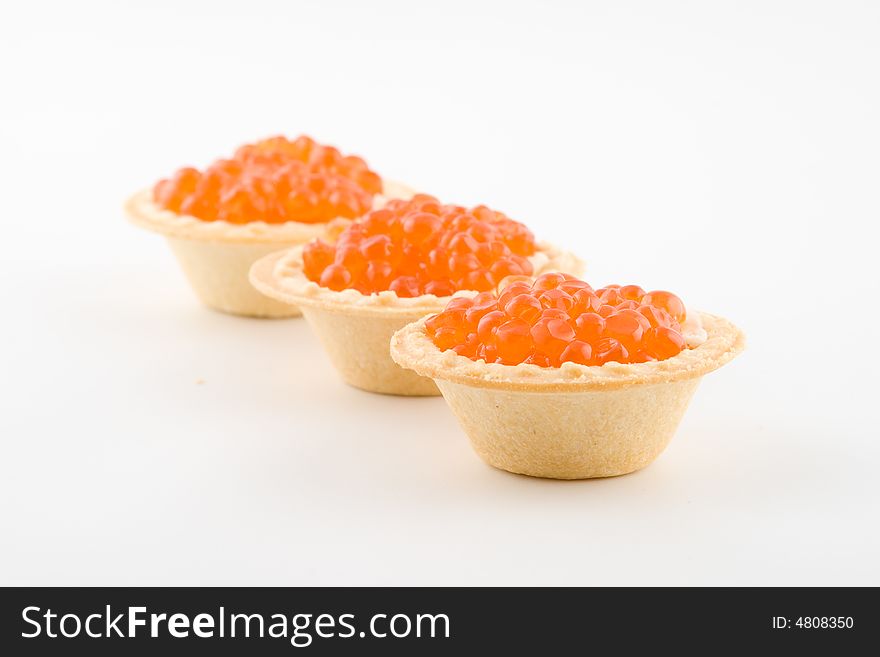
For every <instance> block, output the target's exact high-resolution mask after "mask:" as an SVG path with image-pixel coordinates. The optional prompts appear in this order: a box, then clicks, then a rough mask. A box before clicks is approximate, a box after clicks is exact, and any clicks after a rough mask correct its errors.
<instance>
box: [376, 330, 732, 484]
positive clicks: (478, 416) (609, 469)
mask: <svg viewBox="0 0 880 657" xmlns="http://www.w3.org/2000/svg"><path fill="white" fill-rule="evenodd" d="M700 318H701V321H702V324H703V328H704V329H705V330H706V333H707V336H708V337H707V339H706V341H705V342H703V343H702V344H701V345H699V346H697V347H694V348H691V349H685V350H684V351H682V352H681V353H680V354H678V355H677V356H674V357H672V358H669V359H666V360H663V361H657V362H651V363H637V364H622V363H607V364H605V365H603V366H601V367H588V366H584V365H578V364H575V363H564V364H563V366H562V367H559V368H541V367H538V366H535V365H525V364H523V365H516V366H507V365H499V364H494V363H493V364H486V363H485V362H483V361H473V360H470V359H469V358H465V357H464V356H459V355H458V354H456V353H455V352H454V351H451V350H450V351H444V352H441V351H440V350H439V349H438V348H437V347H436V346H435V345H434V343H433V342H432V341H431V340H430V338H429V337H428V336H427V334H426V333H425V319H426V318H422V319H421V320H419V321H417V322H414V323H412V324H409V325H408V326H406V327H404V328H403V329H401V330H400V331H398V332H397V333H395V334H394V337H393V338H392V340H391V355H392V358H393V359H394V360H395V362H397V363H398V364H399V365H400V366H401V367H405V368H409V369H411V370H413V371H414V372H416V373H418V374H421V375H422V376H426V377H430V378H432V379H433V380H434V381H435V382H436V383H437V385H438V386H439V388H440V391H441V392H442V394H443V397H444V398H445V399H446V401H447V403H448V404H449V406H450V407H451V408H452V410H453V412H454V413H455V415H456V416H457V418H458V421H459V423H460V424H461V426H462V428H463V429H464V431H465V433H466V434H467V436H468V438H470V441H471V445H472V446H473V448H474V451H476V452H477V454H478V455H479V456H480V457H481V458H482V459H483V460H484V461H485V462H486V463H488V464H489V465H492V466H494V467H496V468H500V469H502V470H507V471H509V472H515V473H519V474H525V475H530V476H533V477H547V478H552V479H589V478H593V477H612V476H617V475H622V474H627V473H629V472H634V471H636V470H640V469H641V468H644V467H645V466H647V465H648V464H650V463H651V462H652V461H654V459H656V458H657V456H659V455H660V453H661V452H662V451H663V450H664V449H665V448H666V446H667V445H668V444H669V441H670V439H671V438H672V435H673V434H674V433H675V430H676V429H677V427H678V424H679V422H680V421H681V418H682V416H683V415H684V412H685V410H686V409H687V406H688V404H689V402H690V400H691V397H692V396H693V394H694V391H695V390H696V388H697V385H698V384H699V382H700V379H701V378H702V377H703V375H705V374H706V373H708V372H711V371H712V370H715V369H717V368H719V367H721V366H722V365H724V364H725V363H727V362H728V361H730V360H731V359H732V358H734V357H735V356H736V355H737V354H739V353H740V352H741V351H742V350H743V348H744V347H745V337H744V335H743V333H742V332H741V331H740V330H739V329H738V328H736V327H735V326H734V325H733V324H731V323H730V322H729V321H727V320H726V319H723V318H721V317H716V316H714V315H709V314H706V313H701V314H700Z"/></svg>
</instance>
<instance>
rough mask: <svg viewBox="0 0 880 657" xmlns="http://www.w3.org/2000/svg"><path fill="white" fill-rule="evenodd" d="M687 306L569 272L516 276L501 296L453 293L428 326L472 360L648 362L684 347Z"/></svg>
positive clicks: (444, 345) (441, 343)
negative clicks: (598, 283) (589, 280)
mask: <svg viewBox="0 0 880 657" xmlns="http://www.w3.org/2000/svg"><path fill="white" fill-rule="evenodd" d="M685 318H686V311H685V308H684V304H683V303H682V301H681V299H679V298H678V297H677V296H675V295H674V294H672V293H671V292H664V291H655V292H650V293H647V292H645V291H644V290H643V289H642V288H640V287H638V286H636V285H627V286H624V287H621V286H620V285H609V286H606V287H603V288H599V289H597V290H594V289H593V288H592V287H590V285H589V284H588V283H586V282H585V281H580V280H577V279H575V278H574V277H573V276H571V275H570V274H559V273H550V274H544V275H542V276H540V277H538V278H537V279H536V280H535V281H534V283H529V282H526V281H516V282H513V283H511V284H510V285H509V286H507V287H506V288H505V289H504V290H503V292H502V293H501V294H500V295H497V296H496V295H495V294H494V293H492V292H483V293H480V294H478V295H477V296H475V297H474V298H472V299H466V298H457V299H453V300H452V301H451V302H450V303H449V305H448V306H447V307H446V309H445V310H444V311H443V312H441V313H439V314H437V315H435V316H434V317H432V318H430V319H428V320H427V321H426V322H425V329H426V331H427V334H428V336H429V337H430V338H431V339H432V340H433V342H434V344H435V345H436V346H437V347H438V348H439V349H441V350H445V349H452V350H454V351H455V352H456V353H458V354H460V355H462V356H466V357H468V358H470V359H472V360H483V361H485V362H487V363H502V364H504V365H518V364H520V363H530V364H534V365H539V366H541V367H559V366H560V365H561V364H562V363H565V362H572V363H578V364H580V365H603V364H605V363H607V362H611V361H616V362H618V363H645V362H649V361H655V360H664V359H666V358H671V357H672V356H675V355H676V354H678V353H679V352H681V350H682V349H684V347H685V339H684V337H683V335H682V333H683V330H682V326H681V324H682V323H683V322H684V321H685Z"/></svg>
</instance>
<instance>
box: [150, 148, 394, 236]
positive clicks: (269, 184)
mask: <svg viewBox="0 0 880 657" xmlns="http://www.w3.org/2000/svg"><path fill="white" fill-rule="evenodd" d="M381 191H382V179H381V178H380V177H379V176H378V175H377V174H376V173H375V172H373V171H371V170H370V169H369V167H367V164H366V162H364V161H363V160H362V159H361V158H359V157H357V156H356V155H343V154H342V153H340V152H339V151H338V150H337V149H336V148H334V147H333V146H324V145H321V144H318V143H317V142H315V141H314V140H313V139H310V138H309V137H306V136H301V137H298V138H297V139H294V140H289V139H287V138H285V137H272V138H270V139H264V140H262V141H258V142H256V143H254V144H247V145H245V146H242V147H241V148H239V149H238V150H237V151H236V152H235V155H233V156H232V158H231V159H221V160H217V161H216V162H214V163H213V164H211V165H210V166H209V167H208V168H207V169H205V170H204V171H199V170H197V169H193V168H190V167H187V168H183V169H180V170H179V171H177V173H175V174H174V175H173V176H172V177H171V178H169V179H167V180H160V181H159V182H158V183H157V184H156V186H155V187H154V188H153V199H154V200H155V202H156V203H157V204H159V205H160V206H162V207H163V208H165V209H167V210H171V211H172V212H176V213H178V214H186V215H190V216H193V217H196V218H197V219H201V220H203V221H218V220H221V221H228V222H230V223H234V224H243V223H248V222H252V221H265V222H267V223H270V224H278V223H283V222H285V221H299V222H303V223H317V222H324V221H329V220H331V219H335V218H336V217H347V218H355V217H359V216H361V215H363V214H364V213H366V212H368V211H369V210H370V209H371V208H372V206H373V197H374V196H375V195H376V194H379V193H381Z"/></svg>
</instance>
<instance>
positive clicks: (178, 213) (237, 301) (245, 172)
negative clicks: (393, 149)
mask: <svg viewBox="0 0 880 657" xmlns="http://www.w3.org/2000/svg"><path fill="white" fill-rule="evenodd" d="M411 195H412V191H411V190H409V189H408V188H406V187H405V186H403V185H400V184H397V183H393V182H389V181H383V180H382V179H381V178H380V177H379V176H378V175H377V174H376V173H375V172H373V171H371V170H370V169H369V167H368V166H367V165H366V163H365V162H364V161H363V160H362V159H361V158H359V157H357V156H354V155H345V156H344V155H342V154H341V153H340V152H339V151H338V150H337V149H335V148H333V147H332V146H325V145H321V144H318V143H316V142H315V141H313V140H312V139H310V138H308V137H299V138H297V139H294V140H288V139H286V138H284V137H273V138H271V139H265V140H262V141H258V142H256V143H254V144H247V145H244V146H242V147H241V148H239V149H238V150H237V151H236V152H235V154H234V155H233V156H232V157H231V158H228V159H221V160H217V161H216V162H214V163H213V164H211V165H210V166H208V167H207V168H206V169H204V170H203V171H199V170H197V169H194V168H191V167H186V168H183V169H180V170H178V171H177V172H176V173H175V174H174V175H173V176H171V177H170V178H168V179H167V180H161V181H159V182H158V183H157V184H156V185H155V186H154V187H153V188H152V189H145V190H142V191H140V192H138V193H137V194H135V195H134V196H132V197H131V198H130V199H129V201H128V202H127V203H126V211H127V213H128V215H129V218H130V219H131V220H132V222H134V223H135V224H137V225H139V226H142V227H144V228H147V229H149V230H153V231H156V232H158V233H160V234H162V235H164V236H165V237H166V238H167V239H168V243H169V245H170V246H171V249H172V251H173V252H174V254H175V255H176V256H177V258H178V260H179V262H180V264H181V267H182V268H183V270H184V272H185V273H186V275H187V277H188V278H189V280H190V283H191V284H192V286H193V289H194V290H195V292H196V294H197V296H198V297H199V298H200V299H201V300H202V302H203V303H204V304H205V305H207V306H209V307H211V308H214V309H216V310H221V311H223V312H228V313H233V314H237V315H248V316H254V317H292V316H296V315H299V314H300V313H299V310H298V309H297V308H296V306H293V305H290V304H284V303H279V302H278V301H276V300H274V299H270V298H268V297H265V296H264V295H262V294H260V293H259V292H257V291H256V290H255V289H254V288H253V287H252V286H251V285H250V283H249V282H248V278H247V277H248V271H249V270H250V267H251V265H252V264H253V263H254V262H255V261H256V260H258V259H259V258H261V257H263V256H265V255H268V254H269V253H272V252H274V251H278V250H280V249H283V248H287V247H290V246H293V245H296V244H303V243H305V242H308V241H309V240H312V239H315V238H316V237H327V236H328V235H331V234H333V233H334V231H336V232H338V230H340V229H341V226H344V225H345V224H347V223H350V221H351V220H352V219H354V218H356V217H358V216H360V215H362V214H364V213H365V212H367V211H369V210H371V209H373V208H378V207H381V206H382V205H383V204H384V203H385V202H386V201H387V199H388V198H396V197H409V196H411Z"/></svg>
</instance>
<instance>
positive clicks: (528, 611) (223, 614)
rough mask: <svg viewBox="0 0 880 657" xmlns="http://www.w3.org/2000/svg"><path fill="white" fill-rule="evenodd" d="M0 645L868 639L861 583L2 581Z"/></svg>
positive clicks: (134, 647) (95, 649)
mask: <svg viewBox="0 0 880 657" xmlns="http://www.w3.org/2000/svg"><path fill="white" fill-rule="evenodd" d="M0 598H2V606H0V629H2V634H0V654H6V655H51V654H67V653H69V652H70V651H71V650H77V651H83V652H84V654H90V655H141V654H143V655H150V654H161V655H163V656H164V655H184V654H185V655H192V654H235V655H240V654H247V655H263V654H272V655H283V654H297V653H301V652H305V653H308V654H316V655H324V654H326V655H331V654H332V655H338V654H362V653H365V652H366V653H369V654H372V653H374V652H379V653H381V654H400V655H441V654H452V653H453V651H458V650H460V649H463V648H477V647H491V649H492V654H498V653H499V652H501V651H511V652H512V653H514V654H522V653H528V652H534V653H535V654H546V652H547V651H548V650H555V649H563V648H565V649H571V650H577V651H579V652H584V653H586V652H590V651H592V650H593V649H595V648H597V647H600V646H610V647H617V648H622V649H626V650H632V649H641V648H645V649H660V648H664V649H673V650H681V649H688V651H690V650H701V651H705V652H706V653H711V652H712V651H713V650H714V649H715V648H717V647H719V646H720V645H723V646H724V647H725V648H742V649H744V650H745V649H749V650H752V649H755V648H765V647H766V648H768V649H792V648H802V647H810V648H813V649H827V650H835V651H840V650H847V649H851V648H854V647H856V646H858V645H861V646H864V645H865V643H864V642H865V641H866V640H869V641H870V640H871V639H874V640H876V639H877V638H878V631H877V627H878V614H880V605H878V603H877V602H876V597H875V595H874V590H870V589H831V588H828V589H740V588H734V589H684V588H679V589H636V588H631V589H602V588H598V589H569V588H531V589H523V588H516V589H462V588H456V589H416V588H412V589H408V588H394V589H392V588H342V589H329V588H302V589H284V588H270V589H255V588H208V589H174V588H167V589H160V588H147V589H133V588H29V589H27V588H25V589H21V588H9V589H3V590H0Z"/></svg>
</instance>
